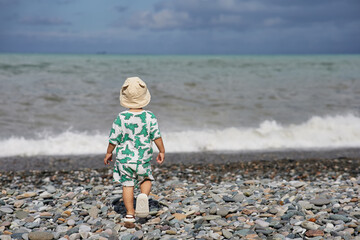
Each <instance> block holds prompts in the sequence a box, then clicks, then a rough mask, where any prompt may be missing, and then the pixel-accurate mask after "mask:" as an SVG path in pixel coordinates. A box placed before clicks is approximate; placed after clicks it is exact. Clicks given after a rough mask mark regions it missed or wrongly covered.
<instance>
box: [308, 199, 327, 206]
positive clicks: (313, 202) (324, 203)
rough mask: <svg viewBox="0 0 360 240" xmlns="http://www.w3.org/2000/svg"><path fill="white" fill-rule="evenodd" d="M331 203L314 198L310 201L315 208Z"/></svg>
mask: <svg viewBox="0 0 360 240" xmlns="http://www.w3.org/2000/svg"><path fill="white" fill-rule="evenodd" d="M330 202H331V201H330V199H327V198H315V199H313V200H311V201H310V203H312V204H314V205H316V206H323V205H327V204H329V203H330Z"/></svg>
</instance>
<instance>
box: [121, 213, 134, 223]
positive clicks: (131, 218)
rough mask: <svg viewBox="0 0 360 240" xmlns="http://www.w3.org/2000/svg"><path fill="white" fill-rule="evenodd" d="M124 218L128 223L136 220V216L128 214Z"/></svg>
mask: <svg viewBox="0 0 360 240" xmlns="http://www.w3.org/2000/svg"><path fill="white" fill-rule="evenodd" d="M123 220H124V222H126V223H127V222H128V223H134V222H135V217H134V216H133V215H130V214H127V215H126V216H125V218H124V219H123Z"/></svg>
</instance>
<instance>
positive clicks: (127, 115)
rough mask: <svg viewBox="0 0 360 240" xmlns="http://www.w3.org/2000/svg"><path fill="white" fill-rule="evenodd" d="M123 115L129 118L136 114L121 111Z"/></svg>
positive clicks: (126, 118)
mask: <svg viewBox="0 0 360 240" xmlns="http://www.w3.org/2000/svg"><path fill="white" fill-rule="evenodd" d="M121 115H122V116H124V117H125V120H129V119H130V117H132V116H134V114H132V113H129V112H125V113H121Z"/></svg>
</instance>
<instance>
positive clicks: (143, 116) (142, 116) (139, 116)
mask: <svg viewBox="0 0 360 240" xmlns="http://www.w3.org/2000/svg"><path fill="white" fill-rule="evenodd" d="M135 117H138V118H140V119H141V122H142V123H146V112H143V113H142V114H138V115H135Z"/></svg>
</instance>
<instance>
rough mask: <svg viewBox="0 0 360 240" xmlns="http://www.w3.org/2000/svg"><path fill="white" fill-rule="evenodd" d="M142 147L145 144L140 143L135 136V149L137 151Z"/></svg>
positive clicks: (138, 138)
mask: <svg viewBox="0 0 360 240" xmlns="http://www.w3.org/2000/svg"><path fill="white" fill-rule="evenodd" d="M142 146H145V144H144V143H142V142H141V141H140V137H139V136H135V148H137V149H138V148H139V147H142Z"/></svg>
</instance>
